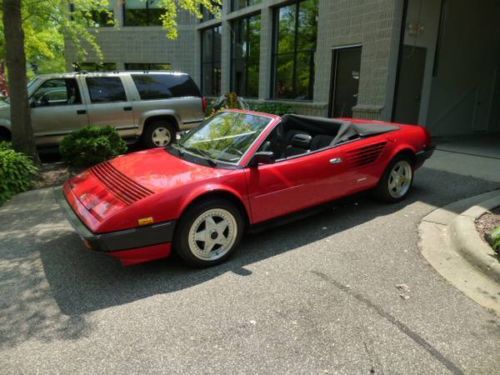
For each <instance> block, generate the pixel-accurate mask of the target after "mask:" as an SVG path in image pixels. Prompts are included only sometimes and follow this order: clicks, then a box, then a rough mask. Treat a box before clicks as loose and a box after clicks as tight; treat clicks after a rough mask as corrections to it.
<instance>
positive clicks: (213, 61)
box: [200, 24, 222, 96]
mask: <svg viewBox="0 0 500 375" xmlns="http://www.w3.org/2000/svg"><path fill="white" fill-rule="evenodd" d="M215 29H219V34H220V36H221V51H220V54H219V55H218V56H217V57H214V56H215V53H214V52H215V49H216V46H215V32H214V30H215ZM209 31H212V36H211V49H212V51H211V54H210V56H211V58H210V60H207V61H204V52H205V47H204V43H203V42H204V38H203V34H204V33H205V32H209ZM200 37H201V38H200V40H201V45H200V47H201V48H200V55H201V56H200V65H201V67H200V68H201V69H200V70H201V71H200V77H201V80H200V83H201V85H200V86H201V87H200V89H201V93H202V95H205V96H220V95H221V93H222V87H221V80H222V24H217V25H214V26H211V27H207V28H205V29H202V30H200ZM217 63H218V64H219V70H220V71H221V75H220V77H219V82H218V84H217V87H218V90H216V91H217V92H215V91H214V83H215V82H216V80H215V79H214V78H215V74H214V72H215V67H216V66H217ZM205 65H210V67H211V69H210V75H211V83H212V92H210V93H207V92H205V76H204V74H203V70H204V67H205Z"/></svg>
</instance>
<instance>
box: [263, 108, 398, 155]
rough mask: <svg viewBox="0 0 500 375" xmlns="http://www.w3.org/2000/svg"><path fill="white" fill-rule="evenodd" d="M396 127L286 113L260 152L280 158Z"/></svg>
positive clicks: (385, 131) (384, 131) (392, 129)
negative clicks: (270, 153) (269, 153)
mask: <svg viewBox="0 0 500 375" xmlns="http://www.w3.org/2000/svg"><path fill="white" fill-rule="evenodd" d="M398 129H399V127H398V126H396V125H392V124H376V125H372V124H353V123H351V122H349V121H341V120H335V119H328V118H322V117H309V116H300V115H285V116H283V117H282V121H281V123H280V124H279V125H278V126H277V127H276V128H275V129H274V130H273V132H272V133H271V134H270V135H269V137H268V138H267V140H266V141H265V142H264V143H263V145H262V146H261V148H260V151H272V152H273V153H274V155H275V159H283V158H288V157H292V156H297V155H301V154H305V153H308V152H311V151H316V150H320V149H322V148H326V147H333V146H336V145H339V144H341V143H344V142H348V141H352V140H356V139H361V138H366V137H370V136H374V135H377V134H382V133H387V132H390V131H394V130H398Z"/></svg>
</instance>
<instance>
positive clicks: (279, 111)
mask: <svg viewBox="0 0 500 375" xmlns="http://www.w3.org/2000/svg"><path fill="white" fill-rule="evenodd" d="M250 109H251V110H252V111H257V112H264V113H271V114H273V115H278V116H283V115H285V114H287V113H292V107H291V106H290V105H288V104H283V103H272V102H263V103H252V104H250Z"/></svg>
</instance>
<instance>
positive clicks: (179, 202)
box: [58, 110, 433, 266]
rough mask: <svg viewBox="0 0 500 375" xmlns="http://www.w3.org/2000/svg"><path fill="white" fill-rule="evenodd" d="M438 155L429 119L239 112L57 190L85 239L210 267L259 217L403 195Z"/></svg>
mask: <svg viewBox="0 0 500 375" xmlns="http://www.w3.org/2000/svg"><path fill="white" fill-rule="evenodd" d="M432 152H433V146H432V145H431V137H430V135H429V132H428V131H427V130H426V129H425V128H424V127H421V126H416V125H400V124H393V123H385V122H379V121H368V120H355V119H326V118H317V117H305V116H297V115H285V116H282V117H278V116H274V115H269V114H264V113H257V112H249V111H237V110H231V111H225V112H220V113H219V114H217V115H215V116H213V117H211V118H209V119H207V120H206V121H205V122H204V123H203V124H201V125H200V126H199V127H198V128H197V129H194V130H192V131H191V132H189V133H188V134H187V135H186V136H184V137H183V138H182V139H181V140H180V141H179V142H178V143H177V144H173V145H172V146H169V147H167V148H156V149H152V150H147V151H141V152H136V153H132V154H129V155H125V156H120V157H117V158H116V159H113V160H111V161H107V162H104V163H102V164H99V165H96V166H95V167H92V168H90V169H89V170H87V171H85V172H83V173H82V174H80V175H78V176H76V177H74V178H72V179H70V180H69V181H67V182H66V184H65V185H64V187H63V189H62V191H60V192H59V194H58V197H59V201H60V204H61V206H62V207H63V208H64V210H65V212H66V214H67V217H68V219H69V221H70V222H71V223H72V225H73V226H74V227H75V229H76V231H77V232H78V233H79V234H80V236H81V238H82V239H83V241H84V243H85V245H86V246H87V247H89V248H90V249H93V250H97V251H104V252H107V253H108V254H109V255H112V256H114V257H116V258H118V259H120V261H121V262H122V263H123V264H124V265H131V264H137V263H141V262H146V261H150V260H153V259H158V258H163V257H167V256H168V255H169V254H170V253H171V251H172V249H173V251H176V252H177V253H178V254H179V256H180V257H182V259H184V260H185V261H186V262H188V263H189V264H191V265H195V266H211V265H214V264H218V263H220V262H222V261H224V260H225V259H227V258H228V257H229V256H230V255H231V254H232V253H233V252H234V250H235V249H236V247H237V246H238V242H239V241H240V240H241V238H242V235H243V233H244V231H245V230H246V229H247V228H249V227H250V226H253V225H255V224H258V223H264V222H266V221H269V220H271V219H275V218H279V217H283V216H284V215H288V214H291V213H294V212H298V211H300V210H304V209H306V208H309V207H312V206H317V205H321V204H322V203H325V202H328V201H332V200H335V199H338V198H341V197H345V196H347V195H350V194H354V193H357V192H360V191H363V190H369V189H371V190H373V191H374V193H375V194H376V195H377V196H378V197H380V198H381V199H383V200H385V201H388V202H397V201H400V200H402V199H403V198H405V197H406V196H407V195H408V192H409V191H410V188H411V186H412V181H413V174H414V172H415V170H416V169H417V168H419V167H420V166H421V165H422V163H423V162H424V160H425V159H427V158H429V157H430V156H431V154H432Z"/></svg>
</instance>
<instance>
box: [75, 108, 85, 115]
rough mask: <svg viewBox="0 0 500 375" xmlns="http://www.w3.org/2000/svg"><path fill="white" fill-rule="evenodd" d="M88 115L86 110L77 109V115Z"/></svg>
mask: <svg viewBox="0 0 500 375" xmlns="http://www.w3.org/2000/svg"><path fill="white" fill-rule="evenodd" d="M86 113H87V111H86V110H85V109H77V110H76V114H77V115H84V114H86Z"/></svg>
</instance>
